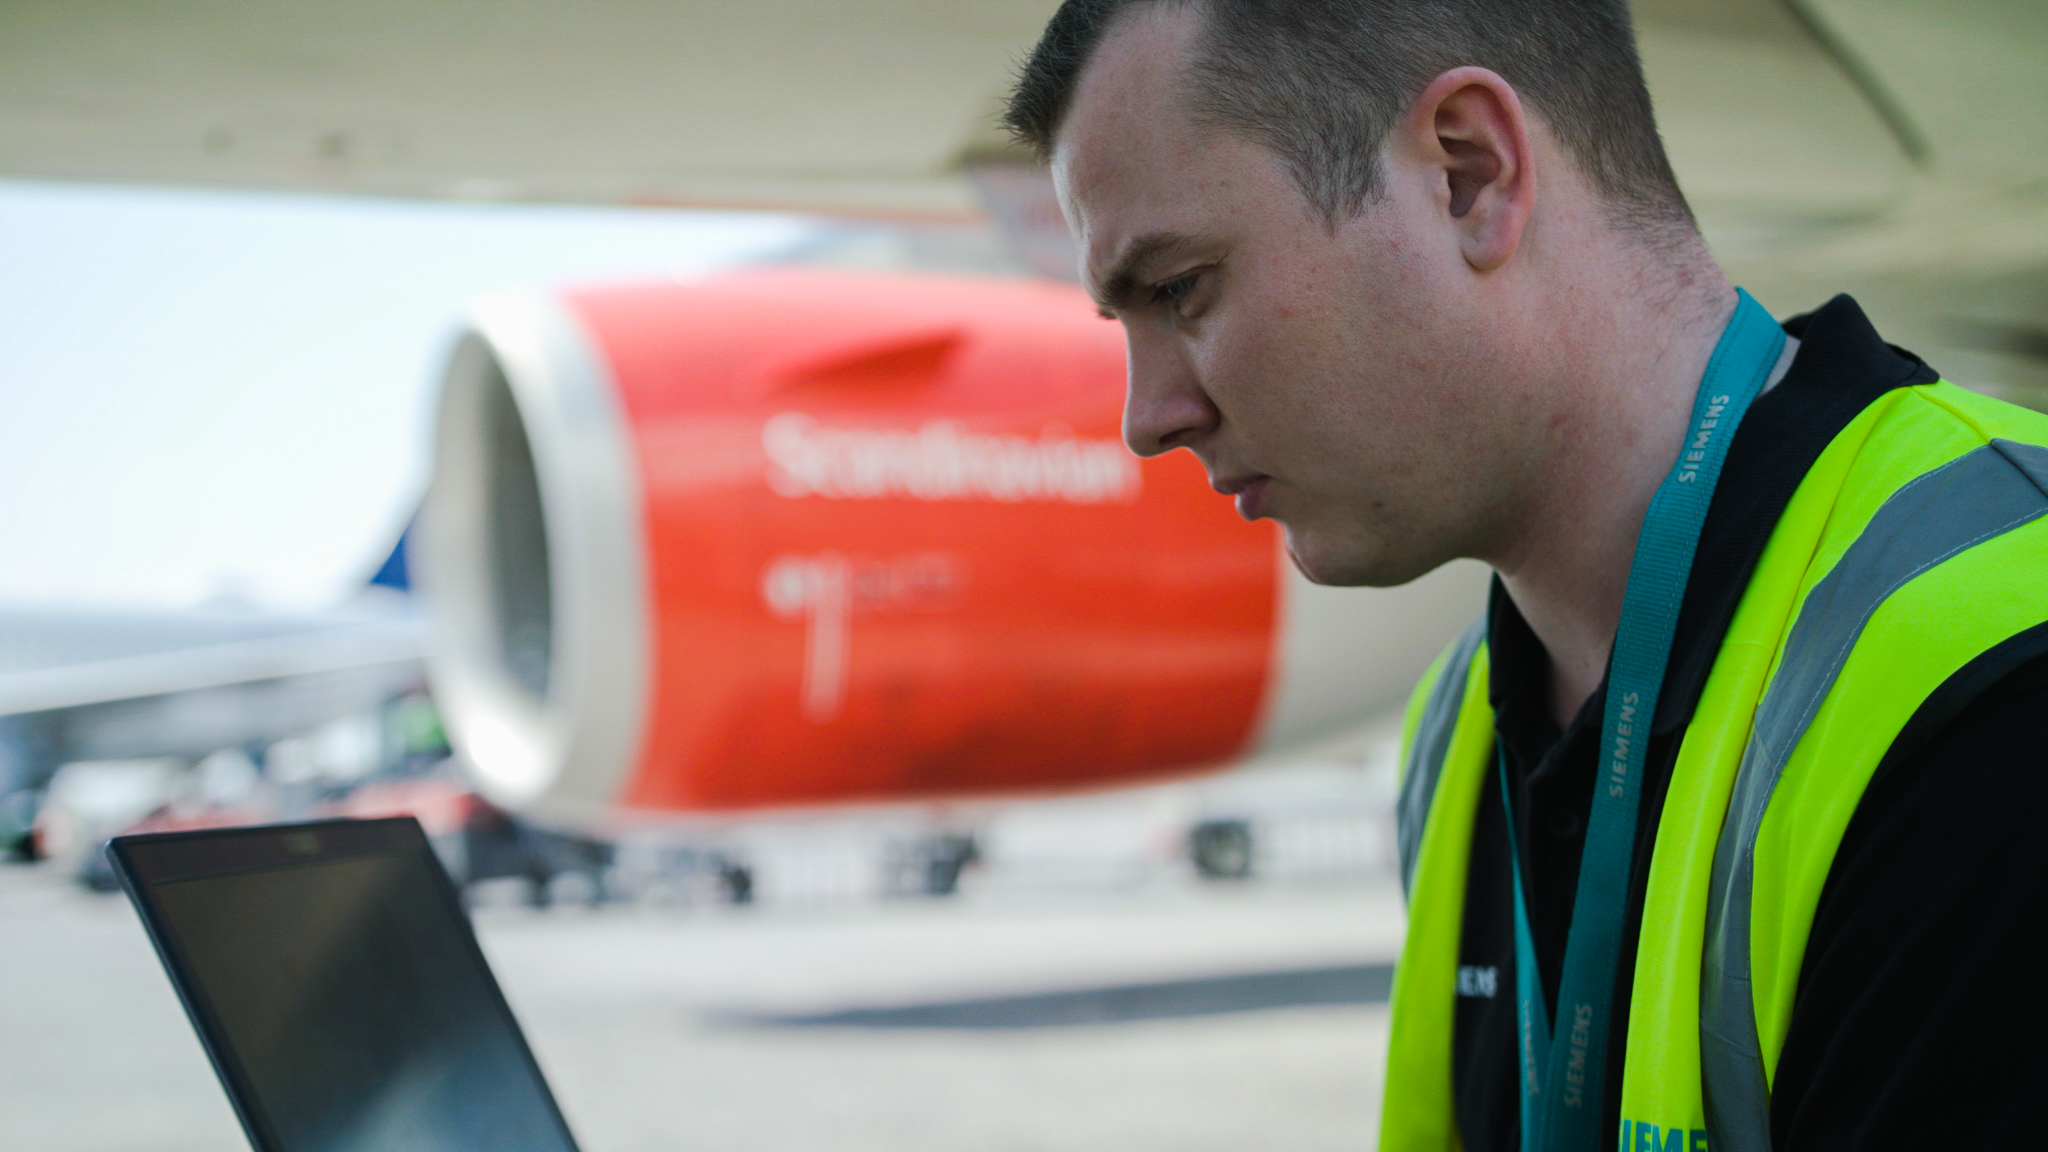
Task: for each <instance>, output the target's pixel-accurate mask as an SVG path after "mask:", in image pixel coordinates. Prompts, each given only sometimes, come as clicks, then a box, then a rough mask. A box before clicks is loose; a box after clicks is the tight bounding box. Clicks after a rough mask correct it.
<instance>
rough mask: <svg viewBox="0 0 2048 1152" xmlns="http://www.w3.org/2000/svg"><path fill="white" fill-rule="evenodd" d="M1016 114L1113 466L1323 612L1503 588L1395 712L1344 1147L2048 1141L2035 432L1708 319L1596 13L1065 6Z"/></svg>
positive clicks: (1385, 2) (1529, 2) (1835, 318)
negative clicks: (1363, 1105)
mask: <svg viewBox="0 0 2048 1152" xmlns="http://www.w3.org/2000/svg"><path fill="white" fill-rule="evenodd" d="M1930 82H1933V81H1932V79H1930ZM1008 119H1009V123H1010V125H1011V127H1012V129H1013V130H1014V131H1016V132H1017V134H1018V135H1019V136H1020V138H1022V139H1023V140H1025V141H1027V142H1028V143H1030V144H1031V145H1033V146H1035V147H1036V148H1038V149H1039V150H1040V152H1041V153H1042V154H1043V155H1045V156H1047V157H1048V158H1049V159H1050V161H1051V164H1052V170H1053V176H1054V180H1055V182H1056V185H1057V188H1058V190H1059V194H1060V198H1061V203H1062V205H1063V207H1064V209H1065V211H1066V214H1067V219H1068V222H1069V223H1070V224H1071V225H1072V227H1073V230H1074V233H1075V236H1076V238H1077V240H1078V241H1079V245H1080V249H1081V252H1082V259H1083V264H1084V273H1085V276H1086V279H1087V282H1088V285H1089V288H1090V290H1091V292H1092V293H1093V294H1094V295H1095V297H1096V298H1097V300H1098V302H1099V303H1100V305H1101V307H1102V310H1103V313H1104V315H1106V316H1109V317H1113V318H1114V319H1116V320H1118V321H1120V322H1121V323H1122V324H1123V326H1124V329H1125V332H1126V334H1127V338H1128V343H1129V355H1130V385H1129V395H1128V400H1127V404H1126V408H1125V414H1124V434H1125V439H1126V440H1127V441H1128V443H1129V444H1130V446H1131V448H1132V449H1133V450H1134V451H1136V452H1138V453H1139V454H1141V455H1148V456H1149V455H1154V454H1157V453H1161V452H1166V451H1170V450H1172V449H1175V448H1188V449H1190V450H1192V451H1193V452H1195V454H1196V455H1197V456H1199V457H1200V458H1201V459H1202V461H1203V463H1204V464H1205V465H1206V466H1207V468H1208V470H1209V475H1210V479H1211V482H1212V483H1213V484H1214V486H1215V487H1216V489H1217V490H1218V491H1219V492H1223V493H1226V494H1229V495H1231V496H1234V497H1235V499H1236V502H1237V508H1238V511H1239V512H1240V513H1241V514H1242V515H1244V516H1246V517H1248V518H1253V519H1257V518H1262V517H1267V518H1271V519H1274V520H1276V521H1278V522H1279V523H1280V524H1281V525H1282V526H1283V527H1284V528H1285V530H1286V534H1287V542H1288V548H1289V551H1290V553H1291V554H1292V556H1293V557H1294V560H1295V562H1296V563H1297V564H1298V565H1299V566H1300V567H1301V569H1302V571H1303V572H1305V573H1306V574H1307V575H1308V576H1309V577H1310V578H1312V579H1315V580H1318V581H1321V582H1324V583H1331V584H1363V585H1391V584H1398V583H1401V582H1403V581H1406V580H1410V579H1413V578H1414V577H1416V576H1418V575H1421V574H1422V573H1424V572H1427V571H1429V570H1430V569H1432V568H1434V567H1436V566H1437V565H1439V564H1442V563H1444V562H1445V561H1447V560H1450V559H1453V558H1455V557H1461V556H1471V557H1477V558H1479V559H1481V560H1483V561H1485V562H1487V563H1488V564H1490V565H1491V566H1492V567H1493V568H1494V570H1495V572H1496V573H1497V576H1498V578H1497V580H1496V581H1495V584H1494V590H1493V594H1492V597H1491V602H1490V605H1489V606H1488V611H1487V613H1486V616H1485V618H1484V620H1483V621H1482V622H1481V624H1480V625H1479V626H1477V627H1475V629H1474V630H1473V632H1472V633H1471V634H1469V635H1468V636H1467V637H1466V638H1465V639H1464V640H1462V641H1460V642H1459V643H1458V644H1456V645H1454V646H1453V647H1452V649H1451V650H1450V651H1449V652H1447V653H1446V654H1445V655H1444V657H1442V658H1441V659H1440V660H1439V661H1438V664H1437V666H1436V667H1435V668H1433V669H1432V671H1431V673H1430V674H1429V676H1428V677H1426V678H1425V680H1424V682H1423V684H1422V685H1421V686H1420V688H1418V690H1417V695H1416V698H1415V702H1414V704H1413V705H1412V706H1411V708H1410V712H1409V722H1408V735H1407V741H1406V751H1405V753H1404V755H1405V768H1404V780H1403V794H1402V800H1401V812H1400V816H1401V825H1402V827H1401V833H1402V858H1403V859H1402V863H1403V878H1404V882H1406V883H1407V885H1408V890H1409V902H1410V911H1411V924H1410V931H1409V939H1408V942H1407V944H1406V946H1405V948H1404V951H1403V954H1402V959H1401V965H1400V968H1399V970H1398V977H1397V981H1396V988H1395V993H1394V1006H1393V1024H1392V1031H1393V1039H1392V1051H1391V1053H1390V1058H1389V1073H1388V1086H1387V1093H1386V1102H1385V1106H1384V1110H1383V1112H1384V1119H1383V1126H1382V1133H1381V1147H1382V1148H1384V1149H1408V1148H1454V1147H1463V1148H1465V1149H1467V1150H1469V1152H1492V1150H1506V1149H1512V1148H1517V1147H1521V1148H1546V1149H1567V1148H1571V1149H1577V1148H1592V1147H1595V1146H1599V1147H1611V1146H1613V1144H1614V1142H1615V1140H1616V1138H1617V1133H1618V1134H1619V1139H1620V1146H1621V1147H1622V1148H1624V1149H1655V1150H1657V1152H1672V1150H1673V1149H1677V1150H1678V1152H1700V1150H1702V1149H1705V1148H1709V1147H1711V1148H1713V1149H1715V1152H1734V1150H1737V1149H1749V1148H1778V1149H1821V1148H1875V1147H1898V1148H1930V1147H1941V1148H1957V1147H2007V1146H2014V1145H2018V1144H2037V1143H2038V1142H2039V1141H2040V1140H2041V1139H2042V1138H2043V1137H2042V1133H2043V1132H2048V1092H2043V1091H2042V1090H2041V1089H2040V1087H2039V1084H2040V1083H2041V1080H2040V1077H2041V1074H2042V1072H2043V1071H2048V1060H2044V1057H2043V1053H2044V1052H2048V1043H2044V1042H2043V1039H2042V1038H2043V1037H2048V994H2044V992H2043V990H2042V985H2043V981H2042V980H2040V979H2039V978H2038V977H2037V976H2036V975H2035V974H2034V970H2035V967H2036V966H2037V965H2038V963H2039V958H2040V957H2041V955H2042V953H2043V947H2044V945H2048V835H2043V834H2042V831H2041V829H2042V827H2043V824H2044V821H2048V707H2043V705H2044V703H2048V655H2044V653H2048V578H2044V577H2048V448H2043V447H2041V445H2043V444H2048V418H2044V417H2041V416H2038V415H2036V414H2033V413H2029V412H2025V411H2022V410H2019V409H2015V408H2012V407H2009V406H2006V405H2002V404H1998V403H1996V402H1993V401H1989V400H1986V399H1984V398H1982V397H1978V396H1974V395H1972V394H1969V393H1966V392H1963V391H1962V390H1960V389H1957V388H1955V387H1954V386H1953V385H1949V384H1945V383H1939V382H1938V377H1937V375H1936V374H1935V372H1934V371H1933V370H1932V369H1930V368H1928V367H1927V366H1926V365H1925V364H1924V363H1922V362H1921V361H1920V360H1919V359H1917V358H1916V357H1914V356H1913V355H1911V354H1910V353H1906V352H1902V351H1900V350H1897V349H1894V348H1891V347H1890V346H1888V345H1886V344H1884V343H1883V342H1882V341H1881V340H1880V339H1879V338H1878V336H1877V335H1876V333H1875V332H1874V331H1872V329H1871V328H1870V326H1869V324H1868V322H1867V321H1866V320H1865V319H1864V317H1863V315H1862V313H1861V312H1860V311H1859V310H1858V308H1857V307H1856V305H1855V303H1854V302H1853V301H1851V300H1849V299H1848V298H1847V297H1837V298H1836V299H1835V300H1834V301H1832V302H1830V303H1828V304H1827V305H1825V306H1824V307H1822V308H1820V309H1819V310H1818V311H1816V312H1814V313H1811V314H1809V315H1806V316H1801V317H1797V318H1795V319H1793V320H1791V321H1788V322H1787V323H1786V324H1785V325H1784V326H1783V329H1782V330H1781V329H1780V328H1779V327H1778V326H1777V325H1776V324H1775V323H1773V322H1771V321H1770V319H1769V317H1768V316H1767V315H1765V314H1764V313H1762V311H1761V309H1760V308H1759V307H1758V306H1757V305H1756V304H1755V303H1754V302H1753V301H1749V300H1748V299H1747V298H1746V297H1742V296H1739V295H1738V293H1737V292H1736V290H1735V289H1734V288H1733V287H1731V286H1730V285H1729V283H1728V282H1727V280H1726V279H1725V278H1724V277H1723V275H1722V273H1721V271H1720V270H1719V268H1718V267H1716V265H1715V263H1714V260H1713V258H1712V256H1711V255H1710V254H1709V253H1708V251H1707V249H1706V247H1705V245H1704V244H1703V243H1702V242H1701V240H1700V237H1699V233H1698V230H1697V228H1696V227H1695V225H1694V223H1693V220H1692V217H1691V214H1690V212H1689V210H1688V209H1687V207H1686V204H1685V200H1684V198H1683V196H1682V195H1681V194H1680V192H1679V190H1678V187H1677V184H1676V182H1675V180H1674V179H1673V177H1672V174H1671V170H1670V167H1669V165H1668V163H1667V162H1666V160H1665V157H1664V153H1663V149H1662V144H1661V143H1660V141H1659V139H1658V136H1657V132H1656V127H1655V124H1654V122H1653V120H1652V117H1651V111H1650V103H1649V98H1648V95H1647V93H1646V91H1645V89H1644V86H1643V81H1642V75H1641V69H1640V65H1639V64H1638V61H1637V57H1636V52H1635V43H1634V34H1633V31H1632V29H1631V27H1630V24H1629V20H1628V14H1627V11H1626V9H1625V7H1624V6H1623V4H1622V3H1621V2H1620V0H1434V2H1429V3H1424V2H1421V0H1321V2H1316V0H1295V2H1287V0H1265V2H1261V0H1069V2H1068V3H1066V4H1065V5H1064V6H1063V7H1061V9H1060V10H1059V12H1058V14H1057V15H1056V16H1055V17H1054V18H1053V20H1052V22H1051V24H1050V25H1049V26H1048V28H1047V30H1046V33H1045V36H1044V39H1043V40H1042V41H1041V43H1040V44H1039V46H1038V47H1037V49H1036V51H1035V52H1034V53H1033V55H1032V56H1031V58H1030V60H1029V61H1028V63H1027V64H1026V66H1025V68H1024V70H1023V72H1022V75H1021V77H1020V80H1019V83H1018V87H1017V90H1016V92H1015V94H1014V95H1013V97H1012V100H1011V103H1010V108H1009V116H1008ZM1731 429H1732V430H1733V433H1734V434H1733V435H1732V436H1731V435H1730V434H1729V433H1730V431H1731ZM1553 1005H1556V1006H1557V1007H1555V1008H1553V1007H1552V1006H1553Z"/></svg>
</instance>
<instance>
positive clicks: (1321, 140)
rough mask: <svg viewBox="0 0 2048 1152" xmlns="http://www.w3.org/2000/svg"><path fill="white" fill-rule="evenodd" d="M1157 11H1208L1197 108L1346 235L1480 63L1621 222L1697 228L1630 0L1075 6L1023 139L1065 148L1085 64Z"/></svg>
mask: <svg viewBox="0 0 2048 1152" xmlns="http://www.w3.org/2000/svg"><path fill="white" fill-rule="evenodd" d="M1141 4H1172V5H1174V6H1176V7H1194V8H1196V9H1197V10H1198V11H1199V12H1200V13H1201V16H1202V19H1203V30H1202V40H1201V47H1200V48H1198V49H1197V53H1198V55H1197V59H1196V61H1195V63H1194V64H1193V66H1192V67H1191V69H1190V71H1191V76H1190V78H1189V79H1190V81H1191V82H1190V84H1189V86H1188V98H1189V101H1190V104H1189V111H1190V112H1191V113H1192V114H1193V115H1194V117H1195V118H1196V121H1197V122H1198V123H1202V124H1207V125H1212V126H1216V127H1220V128H1223V129H1226V130H1230V131H1234V132H1236V133H1238V134H1241V135H1243V136H1245V137H1247V138H1249V139H1251V140H1254V141H1257V142H1259V143H1261V144H1264V145H1265V146H1266V147H1268V148H1270V149H1272V150H1273V152H1274V153H1276V154H1277V155H1278V156H1279V157H1280V159H1281V160H1282V162H1284V163H1285V164H1286V165H1287V166H1288V168H1289V169H1290V170H1291V171H1292V173H1293V176H1294V179H1295V182H1296V183H1297V184H1298V185H1299V186H1300V188H1301V192H1302V195H1303V196H1304V197H1305V198H1306V199H1307V200H1308V202H1309V203H1310V204H1311V205H1312V206H1314V208H1315V209H1316V210H1317V211H1318V212H1320V213H1321V214H1322V215H1323V217H1324V219H1325V220H1326V221H1327V222H1328V223H1329V224H1330V225H1331V226H1332V227H1334V226H1335V225H1336V224H1337V223H1339V222H1340V221H1342V220H1343V219H1345V218H1347V217H1350V216H1353V215H1356V214H1357V213H1358V212H1359V211H1361V210H1362V209H1363V208H1364V207H1365V205H1366V204H1367V202H1369V201H1371V200H1373V199H1375V198H1377V196H1378V195H1379V192H1380V185H1381V180H1382V174H1381V171H1380V151H1381V145H1382V144H1383V143H1384V142H1385V140H1386V138H1387V134H1388V132H1389V131H1390V130H1391V129H1392V128H1393V126H1394V122H1395V120H1396V119H1397V118H1398V117H1399V116H1400V115H1401V113H1402V111H1403V110H1404V109H1406V108H1407V107H1408V105H1409V103H1410V102H1411V101H1413V100H1414V99H1415V97H1416V96H1418V95H1420V94H1421V92H1422V90H1423V89H1424V88H1425V87H1427V86H1428V85H1429V82H1430V81H1431V80H1434V79H1435V78H1436V77H1438V76H1440V75H1442V74H1443V73H1444V72H1446V71H1449V70H1450V69H1452V68H1456V67H1460V66H1462V65H1477V66H1478V67H1481V68H1487V69H1491V70H1492V71H1494V72H1497V73H1499V74H1500V75H1501V76H1502V77H1503V78H1505V79H1506V80H1507V82H1508V83H1509V84H1511V85H1513V86H1514V88H1515V91H1516V92H1518V93H1520V94H1521V96H1522V99H1523V101H1524V102H1526V103H1527V104H1528V105H1529V106H1530V107H1531V108H1533V109H1534V110H1535V111H1536V112H1538V113H1539V114H1541V115H1542V117H1543V119H1544V121H1545V122H1546V123H1547V124H1548V125H1549V126H1550V130H1551V132H1552V133H1553V134H1554V135H1555V136H1556V137H1557V139H1558V141H1559V142H1560V143H1561V144H1562V145H1563V146H1564V148H1565V149H1566V151H1568V152H1569V153H1570V154H1571V156H1572V158H1573V159H1574V160H1575V161H1576V162H1577V164H1578V167H1579V168H1580V170H1581V171H1582V172H1584V174H1585V175H1586V176H1587V177H1588V179H1590V180H1591V182H1592V184H1593V186H1594V188H1595V189H1596V190H1597V191H1598V192H1599V193H1600V194H1601V196H1602V197H1603V198H1604V199H1605V200H1606V201H1607V202H1608V204H1609V205H1610V206H1611V207H1612V208H1613V209H1614V210H1615V219H1616V221H1617V223H1620V224H1622V225H1624V226H1626V227H1628V228H1630V229H1631V230H1632V231H1636V232H1639V233H1641V234H1643V235H1645V236H1646V237H1669V236H1670V235H1672V233H1673V231H1674V229H1679V228H1682V229H1684V230H1685V231H1686V232H1691V231H1693V230H1694V229H1695V225H1694V223H1693V218H1692V212H1691V210H1690V209H1689V208H1688V207H1687V206H1686V203H1685V196H1684V194H1683V193H1681V192H1680V191H1679V190H1678V180H1677V178H1676V177H1674V176H1673V175H1672V173H1671V163H1670V161H1669V160H1668V159H1666V157H1665V155H1664V143H1663V141H1662V140H1661V139H1659V138H1658V136H1657V123H1656V119H1655V117H1654V116H1653V115H1652V114H1651V111H1650V93H1649V89H1648V88H1647V87H1646V86H1645V85H1644V83H1643V68H1642V62H1641V60H1640V59H1639V58H1638V57H1637V55H1636V39H1635V30H1634V28H1633V27H1632V26H1631V25H1630V23H1629V14H1628V5H1627V3H1626V0H1066V2H1065V3H1064V4H1062V5H1060V9H1059V11H1058V12H1057V13H1055V14H1054V15H1053V18H1052V21H1051V22H1050V23H1049V24H1047V25H1046V28H1045V35H1044V36H1043V37H1042V38H1041V39H1040V40H1039V42H1038V47H1037V48H1036V49H1034V50H1033V51H1032V53H1031V56H1030V59H1029V60H1027V61H1026V62H1025V64H1024V66H1023V68H1022V69H1021V70H1020V73H1019V76H1018V80H1017V87H1016V90H1015V91H1014V92H1013V93H1012V94H1011V96H1010V101H1009V108H1008V110H1007V112H1006V113H1005V115H1004V117H1003V120H1004V123H1005V124H1006V125H1007V126H1008V127H1009V129H1010V130H1011V132H1013V133H1014V134H1015V135H1016V136H1017V138H1018V139H1019V140H1020V141H1022V142H1023V143H1025V144H1027V145H1029V146H1031V147H1032V148H1034V149H1035V150H1037V151H1038V153H1039V154H1040V155H1041V156H1043V155H1049V154H1050V153H1051V151H1052V146H1053V140H1054V137H1055V136H1056V135H1057V134H1058V132H1059V129H1060V124H1061V122H1062V121H1063V120H1064V119H1065V117H1066V114H1067V109H1068V106H1069V105H1071V104H1072V103H1073V99H1074V89H1075V87H1076V85H1077V84H1078V82H1079V80H1080V76H1081V71H1082V69H1083V68H1085V67H1086V66H1087V64H1088V60H1089V58H1090V57H1091V56H1092V55H1093V54H1094V52H1095V50H1096V48H1097V47H1098V46H1099V45H1100V44H1101V42H1102V39H1103V37H1104V36H1105V35H1107V33H1108V32H1109V30H1110V28H1111V26H1112V25H1113V24H1115V22H1116V21H1117V19H1118V18H1119V17H1121V16H1123V15H1124V14H1125V13H1126V12H1127V11H1128V10H1130V9H1133V8H1136V7H1138V6H1139V5H1141Z"/></svg>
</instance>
